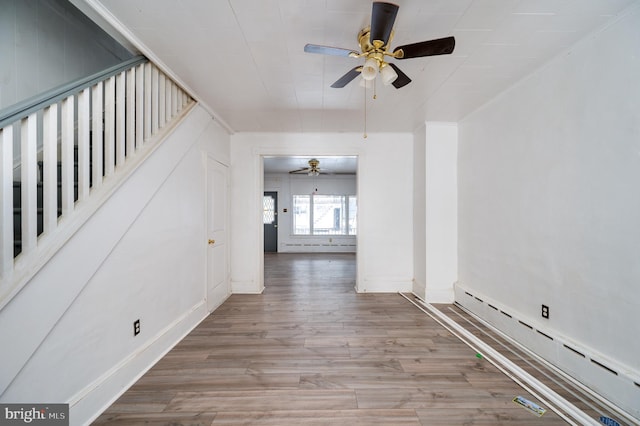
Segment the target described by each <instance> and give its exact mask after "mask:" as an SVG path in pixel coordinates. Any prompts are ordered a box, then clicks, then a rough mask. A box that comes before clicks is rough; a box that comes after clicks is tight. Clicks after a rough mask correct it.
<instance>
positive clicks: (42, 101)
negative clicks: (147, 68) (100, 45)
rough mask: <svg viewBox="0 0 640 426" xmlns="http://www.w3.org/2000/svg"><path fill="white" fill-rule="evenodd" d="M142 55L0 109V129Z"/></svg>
mask: <svg viewBox="0 0 640 426" xmlns="http://www.w3.org/2000/svg"><path fill="white" fill-rule="evenodd" d="M148 61H149V60H148V59H147V58H146V57H144V56H134V57H133V58H131V59H127V60H126V61H123V62H120V63H119V64H116V65H113V66H112V67H110V68H107V69H105V70H102V71H99V72H97V73H95V74H92V75H90V76H88V77H83V78H79V79H77V80H74V81H72V82H69V83H65V84H62V85H60V86H58V87H54V88H53V89H50V90H47V91H46V92H44V93H41V94H39V95H36V96H33V97H31V98H28V99H25V100H24V101H21V102H18V103H17V104H14V105H11V106H9V107H7V108H4V109H2V110H0V129H2V128H3V127H5V126H6V125H8V124H11V123H14V122H16V121H18V120H20V119H21V118H23V117H26V116H28V115H29V114H31V113H34V112H36V111H39V110H41V109H44V108H46V107H47V106H49V105H51V104H54V103H56V102H59V101H61V100H63V99H65V98H66V97H68V96H69V95H73V94H76V93H78V92H80V91H82V90H84V89H86V88H87V87H91V86H93V85H94V84H96V83H98V82H99V81H103V80H106V79H108V78H109V77H111V76H114V75H116V74H119V73H121V72H122V71H125V70H127V69H129V68H131V67H134V66H136V65H139V64H143V63H146V62H148Z"/></svg>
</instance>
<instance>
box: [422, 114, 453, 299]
mask: <svg viewBox="0 0 640 426" xmlns="http://www.w3.org/2000/svg"><path fill="white" fill-rule="evenodd" d="M413 149H414V152H413V156H414V175H413V177H414V217H413V221H414V236H413V237H414V266H413V269H414V284H413V291H414V293H416V294H417V295H418V296H420V297H421V298H423V299H425V300H426V301H427V302H429V303H453V301H454V293H453V285H454V283H455V282H456V280H457V278H458V246H457V239H458V234H457V229H458V198H457V196H458V188H457V161H458V158H457V153H458V127H457V125H456V123H439V122H427V123H425V125H424V126H421V127H420V128H418V129H417V130H416V132H415V133H414V146H413Z"/></svg>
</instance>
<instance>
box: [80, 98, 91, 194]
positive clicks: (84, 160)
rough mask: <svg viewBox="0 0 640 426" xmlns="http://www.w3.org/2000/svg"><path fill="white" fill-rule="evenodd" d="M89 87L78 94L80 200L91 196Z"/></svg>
mask: <svg viewBox="0 0 640 426" xmlns="http://www.w3.org/2000/svg"><path fill="white" fill-rule="evenodd" d="M89 93H90V90H89V88H86V89H84V90H83V91H82V92H80V93H79V94H78V201H82V200H85V199H86V198H87V197H88V196H89V181H90V179H91V178H90V176H89V161H90V160H89V130H90V125H91V123H90V121H89V100H90V99H89Z"/></svg>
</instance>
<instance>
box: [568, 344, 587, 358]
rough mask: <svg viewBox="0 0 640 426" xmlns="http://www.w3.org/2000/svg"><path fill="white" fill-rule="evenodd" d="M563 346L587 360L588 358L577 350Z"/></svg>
mask: <svg viewBox="0 0 640 426" xmlns="http://www.w3.org/2000/svg"><path fill="white" fill-rule="evenodd" d="M562 346H564V347H565V348H567V349H569V350H570V351H571V352H573V353H574V354H576V355H580V356H581V357H582V358H586V356H585V355H584V354H583V353H582V352H580V351H578V350H577V349H573V348H572V347H571V346H567V345H562Z"/></svg>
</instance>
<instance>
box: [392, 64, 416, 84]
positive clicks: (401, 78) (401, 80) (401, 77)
mask: <svg viewBox="0 0 640 426" xmlns="http://www.w3.org/2000/svg"><path fill="white" fill-rule="evenodd" d="M389 65H390V66H391V68H393V69H394V71H395V72H396V74H398V78H396V79H395V80H394V81H393V82H392V83H391V84H393V87H395V88H396V89H399V88H401V87H404V86H406V85H407V84H409V83H411V79H410V78H409V76H407V75H406V74H405V73H403V72H402V71H401V70H400V68H398V67H397V66H396V65H395V64H392V63H389Z"/></svg>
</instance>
